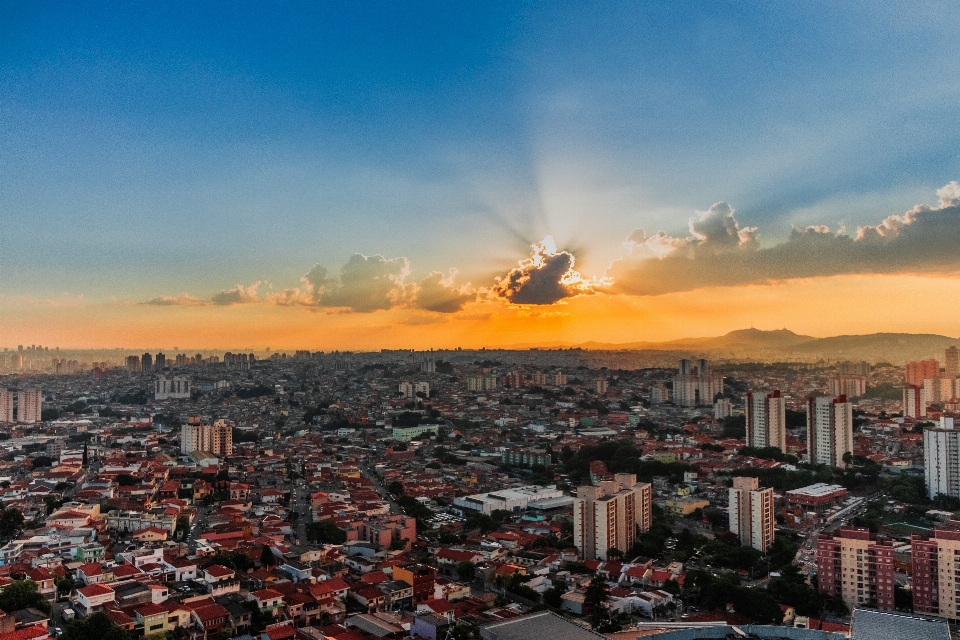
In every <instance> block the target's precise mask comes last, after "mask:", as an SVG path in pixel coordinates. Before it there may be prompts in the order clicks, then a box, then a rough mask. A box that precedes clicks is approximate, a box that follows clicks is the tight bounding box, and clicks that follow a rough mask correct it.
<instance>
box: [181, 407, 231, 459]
mask: <svg viewBox="0 0 960 640" xmlns="http://www.w3.org/2000/svg"><path fill="white" fill-rule="evenodd" d="M194 451H206V452H209V453H212V454H214V455H216V456H221V457H223V456H230V455H233V427H231V426H230V425H229V424H227V422H226V421H225V420H217V421H215V422H214V423H213V424H201V423H200V419H199V418H198V417H195V416H191V417H190V418H188V419H187V424H185V425H183V427H181V429H180V453H183V454H191V453H193V452H194Z"/></svg>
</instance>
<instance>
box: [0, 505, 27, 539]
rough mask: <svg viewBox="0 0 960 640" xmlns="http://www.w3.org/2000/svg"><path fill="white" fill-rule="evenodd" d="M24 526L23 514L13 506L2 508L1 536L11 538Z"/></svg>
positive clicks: (0, 510)
mask: <svg viewBox="0 0 960 640" xmlns="http://www.w3.org/2000/svg"><path fill="white" fill-rule="evenodd" d="M22 528H23V514H22V513H20V511H19V510H18V509H15V508H13V507H2V508H0V536H2V537H4V538H9V537H11V536H14V535H16V534H18V533H20V530H21V529H22Z"/></svg>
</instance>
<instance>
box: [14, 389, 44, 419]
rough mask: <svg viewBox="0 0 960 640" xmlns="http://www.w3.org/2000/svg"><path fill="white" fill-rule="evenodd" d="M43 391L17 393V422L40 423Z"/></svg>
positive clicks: (26, 390) (27, 390)
mask: <svg viewBox="0 0 960 640" xmlns="http://www.w3.org/2000/svg"><path fill="white" fill-rule="evenodd" d="M42 413H43V391H41V390H40V389H25V390H23V391H20V392H18V393H17V422H26V423H28V424H36V423H38V422H41V421H42V418H41V415H42Z"/></svg>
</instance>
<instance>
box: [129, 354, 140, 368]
mask: <svg viewBox="0 0 960 640" xmlns="http://www.w3.org/2000/svg"><path fill="white" fill-rule="evenodd" d="M127 369H128V370H130V371H140V370H141V369H140V358H138V357H137V356H127Z"/></svg>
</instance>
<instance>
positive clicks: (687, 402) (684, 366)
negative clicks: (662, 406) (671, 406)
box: [673, 360, 723, 407]
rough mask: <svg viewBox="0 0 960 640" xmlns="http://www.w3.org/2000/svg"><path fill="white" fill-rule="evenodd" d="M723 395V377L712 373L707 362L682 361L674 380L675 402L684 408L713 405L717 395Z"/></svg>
mask: <svg viewBox="0 0 960 640" xmlns="http://www.w3.org/2000/svg"><path fill="white" fill-rule="evenodd" d="M720 393H723V376H721V375H719V374H716V373H713V372H712V371H710V363H709V362H708V361H707V360H697V366H696V367H694V366H693V363H692V362H691V361H690V360H681V361H680V365H679V368H678V374H677V375H676V376H675V377H674V378H673V402H674V403H675V404H678V405H680V406H682V407H696V406H700V405H712V404H713V400H714V398H716V396H717V394H720Z"/></svg>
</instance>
